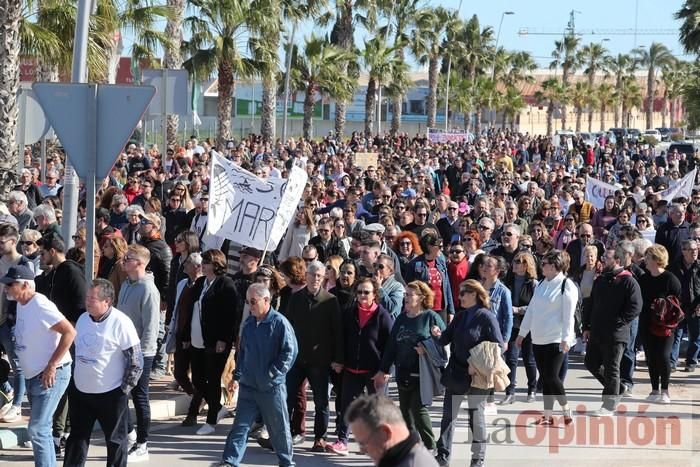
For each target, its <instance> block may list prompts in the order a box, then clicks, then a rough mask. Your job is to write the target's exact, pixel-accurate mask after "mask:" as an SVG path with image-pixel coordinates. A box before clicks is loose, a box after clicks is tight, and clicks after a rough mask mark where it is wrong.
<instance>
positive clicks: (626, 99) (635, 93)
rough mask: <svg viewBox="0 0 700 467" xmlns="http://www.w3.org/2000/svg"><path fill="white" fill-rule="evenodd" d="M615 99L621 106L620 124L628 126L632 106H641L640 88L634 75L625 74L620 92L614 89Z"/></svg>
mask: <svg viewBox="0 0 700 467" xmlns="http://www.w3.org/2000/svg"><path fill="white" fill-rule="evenodd" d="M614 97H615V101H616V102H619V103H620V105H621V107H622V120H621V122H620V125H621V126H625V127H628V126H630V114H631V110H632V109H633V108H634V107H637V108H641V107H642V102H643V99H642V88H641V87H640V86H639V83H637V80H636V79H635V77H634V76H627V77H625V78H624V79H623V86H622V89H621V92H618V91H615V96H614Z"/></svg>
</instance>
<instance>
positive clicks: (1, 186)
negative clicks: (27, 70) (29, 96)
mask: <svg viewBox="0 0 700 467" xmlns="http://www.w3.org/2000/svg"><path fill="white" fill-rule="evenodd" d="M23 3H24V2H23V1H22V0H4V1H3V2H2V3H1V4H0V24H1V25H2V29H0V57H2V61H3V63H2V66H1V67H0V198H2V199H6V197H7V194H8V193H9V192H10V190H12V187H13V186H14V185H15V183H16V180H17V173H16V172H15V169H16V168H17V163H18V159H17V158H18V151H17V141H16V140H15V133H16V131H17V111H18V107H17V99H16V96H17V90H18V89H19V50H20V36H19V21H20V18H21V17H22V4H23Z"/></svg>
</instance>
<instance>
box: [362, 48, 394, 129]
mask: <svg viewBox="0 0 700 467" xmlns="http://www.w3.org/2000/svg"><path fill="white" fill-rule="evenodd" d="M394 53H395V49H394V48H393V47H388V46H387V44H386V41H385V40H383V39H382V38H381V37H379V36H378V37H375V38H374V39H371V40H369V41H365V50H364V51H363V54H362V62H363V64H364V66H365V69H366V70H367V73H368V74H369V77H368V81H367V94H366V96H365V135H366V137H369V135H371V134H372V129H373V128H374V116H375V113H376V108H377V97H378V94H379V93H381V86H382V85H383V83H385V82H387V81H389V78H390V77H391V76H392V74H393V72H394V66H395V61H396V57H395V55H394ZM401 63H403V62H401ZM379 110H380V111H381V102H379ZM379 118H381V112H380V115H379Z"/></svg>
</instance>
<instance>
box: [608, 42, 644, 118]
mask: <svg viewBox="0 0 700 467" xmlns="http://www.w3.org/2000/svg"><path fill="white" fill-rule="evenodd" d="M607 62H608V63H607V68H608V70H609V71H610V73H612V74H613V75H614V76H615V92H616V94H617V95H621V94H623V93H624V90H623V87H624V85H625V83H626V82H627V81H626V80H625V78H626V77H628V76H631V75H633V74H634V72H635V71H636V70H637V61H636V60H635V59H634V58H632V56H630V55H627V54H617V56H615V57H614V58H612V57H611V58H608V60H607ZM620 104H622V101H618V105H616V106H615V116H614V119H615V127H619V126H621V125H622V123H621V121H620V113H621V110H622V109H621V107H620ZM622 115H623V116H624V112H622ZM623 118H624V117H623Z"/></svg>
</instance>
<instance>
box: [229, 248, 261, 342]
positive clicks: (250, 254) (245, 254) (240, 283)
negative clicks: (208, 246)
mask: <svg viewBox="0 0 700 467" xmlns="http://www.w3.org/2000/svg"><path fill="white" fill-rule="evenodd" d="M260 258H262V251H260V250H258V249H257V248H253V247H250V246H244V247H243V249H242V250H241V269H240V270H239V271H238V272H237V273H235V274H234V275H232V276H231V279H233V285H234V288H235V289H236V304H235V307H234V312H235V313H236V321H237V322H239V323H243V322H244V321H245V320H246V318H247V317H248V316H249V315H250V311H249V306H248V305H247V304H246V303H245V295H246V292H247V291H248V287H250V284H252V283H253V282H255V274H256V273H257V272H258V264H259V263H260ZM236 331H237V332H238V331H240V330H238V329H237V330H236ZM239 334H240V332H239Z"/></svg>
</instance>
